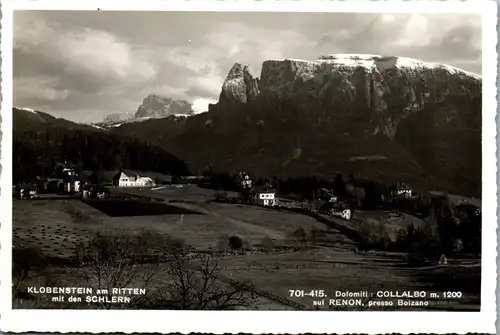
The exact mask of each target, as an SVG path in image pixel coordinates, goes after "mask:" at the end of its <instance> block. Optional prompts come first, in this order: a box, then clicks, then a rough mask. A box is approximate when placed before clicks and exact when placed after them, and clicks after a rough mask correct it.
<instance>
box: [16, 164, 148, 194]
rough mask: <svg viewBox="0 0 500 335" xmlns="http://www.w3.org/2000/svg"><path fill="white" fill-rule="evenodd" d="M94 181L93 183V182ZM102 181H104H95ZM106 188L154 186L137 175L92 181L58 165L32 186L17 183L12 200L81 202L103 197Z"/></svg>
mask: <svg viewBox="0 0 500 335" xmlns="http://www.w3.org/2000/svg"><path fill="white" fill-rule="evenodd" d="M93 179H96V180H93ZM98 179H103V180H98ZM106 186H108V187H154V186H156V184H155V182H154V181H153V180H152V179H151V178H149V177H141V176H139V175H137V174H134V175H130V176H129V175H127V174H125V173H124V172H123V171H119V172H118V173H115V174H114V175H113V177H111V178H109V177H108V178H106V176H104V177H103V178H98V177H96V178H93V176H89V175H87V174H85V173H82V174H78V173H77V171H76V169H75V168H73V167H71V166H69V165H67V164H60V165H58V166H57V168H56V171H55V172H54V173H53V175H52V176H50V177H47V178H42V177H37V178H36V180H35V181H34V182H23V183H19V184H18V185H16V186H15V187H14V190H13V191H14V196H15V197H17V198H18V199H35V198H38V197H39V195H40V194H43V193H44V194H65V195H79V196H80V197H82V198H84V199H89V198H97V199H102V198H104V197H105V194H106V193H107V192H106Z"/></svg>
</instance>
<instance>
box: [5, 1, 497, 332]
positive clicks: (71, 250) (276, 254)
mask: <svg viewBox="0 0 500 335" xmlns="http://www.w3.org/2000/svg"><path fill="white" fill-rule="evenodd" d="M479 3H482V4H485V3H486V2H479ZM449 7H450V6H449ZM479 7H480V6H479ZM61 8H63V7H61ZM283 8H284V9H283V10H281V11H254V12H251V11H237V10H235V11H227V10H226V11H223V10H221V11H216V10H204V11H196V10H185V11H182V10H129V9H128V8H126V7H125V6H122V8H120V7H119V6H117V7H116V8H114V9H101V8H94V9H93V8H91V7H89V8H88V9H86V10H67V8H65V9H60V10H58V9H57V8H51V9H43V10H41V9H22V10H13V11H12V14H11V17H12V24H11V25H12V44H11V51H10V52H11V53H12V70H11V74H12V78H11V83H10V85H11V91H5V90H4V85H5V84H4V83H5V77H3V78H4V80H3V82H2V95H4V99H5V94H6V92H10V93H9V94H10V95H11V96H10V97H8V99H9V100H7V101H11V102H12V104H11V105H8V104H5V101H4V102H3V103H2V122H7V121H6V120H10V121H8V122H9V123H8V124H9V128H11V131H12V133H11V134H12V135H11V138H8V139H5V136H6V133H5V132H4V133H3V136H2V178H3V179H2V180H3V181H4V182H3V183H2V190H3V187H9V188H11V189H12V192H11V193H10V189H9V193H8V198H9V199H7V200H6V198H5V194H4V193H5V191H3V192H2V194H3V195H2V196H4V198H2V199H3V200H2V201H3V202H2V205H3V206H6V205H5V204H6V203H8V204H9V205H8V206H9V209H8V211H11V214H9V215H10V216H9V218H10V220H11V224H12V225H11V226H10V222H9V223H8V224H4V223H2V228H3V229H2V230H5V229H6V226H7V229H8V230H9V234H11V238H9V239H10V241H11V245H10V244H9V249H10V247H11V254H10V255H9V258H10V260H11V263H9V264H11V266H9V268H7V267H4V266H3V264H2V269H1V270H2V272H5V273H6V275H10V274H11V277H10V278H11V284H12V285H11V287H12V288H11V289H10V288H9V290H10V291H11V292H9V296H8V297H9V299H8V300H9V301H8V304H9V305H10V308H11V309H12V311H16V310H28V311H31V310H33V311H34V312H35V311H36V310H78V311H81V310H101V311H103V312H104V311H108V312H111V311H114V310H134V311H138V312H139V311H145V310H147V311H162V312H165V313H167V312H168V311H184V310H191V311H229V310H231V311H239V312H240V313H245V312H248V311H274V312H277V311H282V312H283V311H290V312H291V311H295V312H297V311H318V312H330V313H331V315H332V316H333V315H335V314H336V313H335V312H352V311H356V312H391V311H406V312H422V313H421V315H425V314H426V313H425V312H428V313H429V312H443V311H446V312H469V313H478V314H479V313H480V312H484V311H485V308H486V307H485V301H484V297H485V294H492V295H494V290H493V291H491V292H490V293H488V292H486V291H485V286H484V283H485V281H486V279H485V278H484V274H485V268H484V267H485V266H486V264H485V257H487V259H488V260H491V259H494V257H495V250H496V244H495V243H496V242H495V241H496V233H492V232H494V231H495V229H496V224H497V223H496V222H497V219H496V216H491V215H492V214H493V215H495V214H496V207H492V206H491V204H492V203H493V204H494V206H496V202H497V201H496V182H495V181H496V176H495V175H494V174H489V175H488V177H487V178H488V180H485V176H486V174H487V173H491V172H492V171H493V172H495V164H496V160H495V159H496V158H495V142H494V140H495V138H494V136H495V135H496V131H495V129H494V127H495V125H494V124H493V123H494V120H495V115H496V107H495V100H494V99H495V98H494V97H493V98H489V99H490V100H488V101H489V103H490V105H489V106H488V108H486V106H485V103H484V101H485V99H484V96H483V95H484V94H485V92H486V88H485V85H486V84H485V83H483V77H484V76H485V73H486V72H491V73H493V76H492V77H491V78H494V76H495V75H496V63H493V65H492V64H486V63H485V62H484V57H483V56H484V54H483V48H484V43H483V41H484V40H485V38H484V36H483V34H484V24H483V14H482V13H481V11H476V12H473V11H470V12H466V11H463V12H454V11H450V12H443V11H441V12H432V11H431V12H421V13H419V12H391V11H388V12H356V11H350V12H345V11H344V12H322V11H321V10H317V11H307V12H305V11H287V10H286V9H285V8H286V7H283ZM315 8H320V7H318V6H316V7H315ZM387 8H388V7H387ZM488 8H492V7H491V6H490V7H488ZM494 8H495V11H496V7H494ZM495 15H496V14H495ZM495 18H496V16H495ZM495 24H496V23H495ZM2 31H4V22H3V23H2ZM2 34H3V32H2ZM492 43H493V44H492V45H493V46H492V48H493V49H492V50H494V43H496V41H492ZM2 44H3V42H2ZM485 52H486V51H485ZM488 52H490V51H488ZM2 53H3V52H2ZM493 59H494V60H495V61H496V55H494V58H493ZM9 80H10V79H9ZM492 83H494V81H490V82H488V84H489V85H490V86H491V85H494V84H492ZM489 92H494V93H496V87H494V86H493V87H492V88H491V87H490V91H489ZM494 93H493V94H494ZM490 97H491V96H490ZM10 99H11V100H10ZM491 99H493V100H491ZM491 102H493V103H491ZM7 107H8V108H7ZM8 113H9V114H10V115H9V116H6V115H7V114H8ZM485 123H488V124H489V127H490V128H489V129H493V131H494V133H491V131H490V133H488V134H486V135H485V130H484V129H485ZM491 127H493V128H491ZM3 129H5V128H4V125H2V131H3ZM7 134H8V133H7ZM7 145H8V147H9V148H11V152H8V154H7V156H5V155H6V154H5V152H6V151H5V150H6V149H5V148H6V146H7ZM488 145H489V147H487V146H488ZM488 150H489V151H488ZM485 155H488V156H489V158H487V157H485ZM7 159H8V160H7ZM486 160H488V162H489V163H487V164H488V167H487V170H485V169H486V167H485V166H486V165H485V164H486V163H485V161H486ZM6 165H9V167H8V168H7V167H6ZM4 174H8V176H6V175H4ZM490 180H491V183H489V181H490ZM7 181H8V182H7ZM486 184H488V186H486ZM485 187H488V188H489V190H485ZM485 195H487V196H488V197H491V196H493V197H494V198H492V199H489V198H488V200H486V199H485V198H484V197H485ZM6 201H8V202H6ZM485 201H489V205H488V206H489V209H485V208H484V207H485V206H486V205H485ZM3 208H6V207H3ZM483 209H484V211H485V213H488V215H489V216H488V217H486V214H485V215H484V216H483ZM486 211H487V212H486ZM485 229H487V232H488V233H485ZM3 233H4V232H2V234H3ZM485 235H489V237H490V238H489V240H488V242H487V243H489V244H485V238H484V236H485ZM493 235H494V236H493ZM493 238H494V239H493ZM492 244H493V245H492ZM2 249H4V244H3V243H2ZM485 253H487V254H485ZM488 267H489V268H488V272H489V273H490V274H491V278H489V279H488V280H490V281H491V282H492V284H491V285H490V286H488V287H489V288H494V286H493V285H495V284H496V283H495V282H494V280H495V279H493V278H494V277H493V274H494V272H495V269H496V267H495V265H494V264H489V265H488ZM2 278H4V277H2ZM2 285H4V283H3V282H2ZM489 288H488V289H489ZM3 290H5V287H4V288H3ZM2 292H4V291H2ZM485 292H486V293H485ZM2 299H3V298H2ZM5 300H7V299H5ZM6 303H7V302H6ZM488 306H489V305H488ZM488 308H490V307H488ZM493 308H494V306H493ZM238 314H239V313H238ZM366 314H367V313H362V314H358V315H361V316H360V317H361V318H362V317H363V315H366ZM368 314H369V313H368ZM160 315H161V314H160ZM165 315H167V314H165ZM271 315H272V314H271ZM323 315H324V314H323ZM61 316H62V314H61ZM61 316H60V317H61ZM270 317H271V316H270ZM226 318H227V316H226ZM186 322H188V321H186Z"/></svg>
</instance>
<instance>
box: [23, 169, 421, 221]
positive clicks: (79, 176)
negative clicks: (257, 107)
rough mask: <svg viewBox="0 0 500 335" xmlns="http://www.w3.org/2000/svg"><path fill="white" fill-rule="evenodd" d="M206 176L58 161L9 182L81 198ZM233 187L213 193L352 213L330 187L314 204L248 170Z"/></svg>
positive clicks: (32, 192)
mask: <svg viewBox="0 0 500 335" xmlns="http://www.w3.org/2000/svg"><path fill="white" fill-rule="evenodd" d="M208 179H209V178H208V177H206V176H183V177H180V178H175V179H174V178H172V177H171V176H168V177H167V178H163V180H157V181H158V182H159V183H157V182H156V181H155V180H153V178H151V177H148V176H140V175H139V174H137V173H128V174H127V173H125V172H124V171H123V170H118V171H104V172H97V171H94V172H90V173H89V172H85V171H84V172H82V173H78V172H77V171H76V169H75V167H73V166H72V165H71V164H68V163H67V162H64V163H59V164H58V165H57V167H56V169H55V171H54V173H53V175H52V176H48V177H40V176H37V177H36V178H35V180H33V181H31V182H24V183H19V184H17V185H15V186H13V191H14V192H13V196H14V197H15V198H17V199H19V200H35V199H51V198H54V197H56V198H81V199H101V200H102V199H105V198H106V197H107V196H108V195H109V194H110V191H115V193H116V192H120V190H127V189H128V190H131V189H140V190H156V189H161V188H162V187H167V186H169V187H173V188H180V187H183V185H185V184H188V185H191V184H195V185H196V184H200V183H206V182H207V180H208ZM233 182H234V185H233V186H234V187H235V189H236V191H237V196H236V197H232V198H231V199H230V198H228V197H224V199H222V198H221V197H220V195H218V196H217V200H218V201H226V202H230V203H242V204H246V205H257V206H264V207H270V208H295V209H307V210H309V211H314V212H317V213H319V214H325V215H330V216H335V217H339V218H341V219H344V220H347V221H349V220H350V219H351V217H352V209H351V208H349V205H348V204H347V203H346V202H345V201H341V200H340V199H339V197H338V196H337V195H335V194H334V191H333V190H329V189H326V188H324V187H323V188H319V190H318V194H319V196H318V199H317V200H318V201H319V205H318V202H316V204H315V206H313V205H312V204H311V201H308V200H307V199H293V200H292V199H287V198H286V196H281V195H279V194H277V191H276V188H275V187H274V186H273V185H271V183H269V182H268V181H266V182H261V183H260V184H259V185H256V184H255V182H254V181H253V179H252V178H251V176H250V174H249V173H247V172H238V173H236V174H235V175H234V176H233ZM415 196H416V193H415V191H413V190H412V188H411V186H409V185H408V184H407V183H404V182H399V183H396V184H394V185H393V186H392V187H391V188H390V193H388V194H382V195H381V197H382V200H383V201H386V202H391V201H394V199H412V198H414V197H415Z"/></svg>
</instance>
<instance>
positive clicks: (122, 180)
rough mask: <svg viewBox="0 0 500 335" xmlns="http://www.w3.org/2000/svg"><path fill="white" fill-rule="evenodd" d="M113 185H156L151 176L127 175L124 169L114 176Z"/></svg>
mask: <svg viewBox="0 0 500 335" xmlns="http://www.w3.org/2000/svg"><path fill="white" fill-rule="evenodd" d="M113 186H116V187H146V186H153V187H154V186H156V184H155V182H154V181H153V179H151V178H149V177H140V176H139V175H134V176H127V175H126V174H125V173H123V172H122V171H120V172H118V173H117V174H116V175H115V176H114V177H113Z"/></svg>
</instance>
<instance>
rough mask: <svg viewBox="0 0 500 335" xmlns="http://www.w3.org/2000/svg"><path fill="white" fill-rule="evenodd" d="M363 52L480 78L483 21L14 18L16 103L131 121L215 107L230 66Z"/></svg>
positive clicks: (97, 14)
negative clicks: (168, 101) (147, 110)
mask: <svg viewBox="0 0 500 335" xmlns="http://www.w3.org/2000/svg"><path fill="white" fill-rule="evenodd" d="M329 53H366V54H381V55H393V56H406V57H413V58H418V59H421V60H424V61H429V62H442V63H446V64H449V65H453V66H457V67H459V68H462V69H464V70H468V71H471V72H475V73H478V74H481V18H480V17H479V16H478V15H461V14H460V15H458V14H453V15H452V14H433V15H429V14H412V15H408V14H391V15H385V14H384V15H382V14H355V13H352V14H351V13H314V14H312V13H216V12H213V13H200V12H198V13H196V12H191V13H189V12H105V11H88V12H82V11H24V12H20V11H18V12H16V13H15V15H14V104H15V105H16V106H19V107H29V108H35V109H39V110H42V111H45V112H49V113H51V114H53V115H55V116H58V117H64V118H67V119H70V120H74V121H81V122H91V121H100V120H102V119H103V118H104V117H105V116H106V115H108V114H111V113H117V112H119V113H121V112H129V113H135V111H136V110H137V107H138V106H139V105H140V104H141V102H142V100H143V99H144V98H145V97H146V96H147V95H148V94H150V93H158V94H162V95H165V96H167V97H171V98H174V99H186V100H188V101H190V102H195V103H196V106H199V107H201V108H202V109H203V108H204V106H206V105H207V103H208V102H209V101H216V100H217V99H218V96H219V93H220V89H221V85H222V82H223V81H224V78H225V77H226V75H227V73H228V72H229V70H230V68H231V66H232V65H233V64H234V63H235V62H239V63H243V64H248V65H250V67H251V69H252V72H253V74H254V75H255V76H260V70H261V64H262V62H263V61H264V60H266V59H272V58H300V59H306V60H314V59H317V58H318V57H319V56H320V55H322V54H329Z"/></svg>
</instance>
